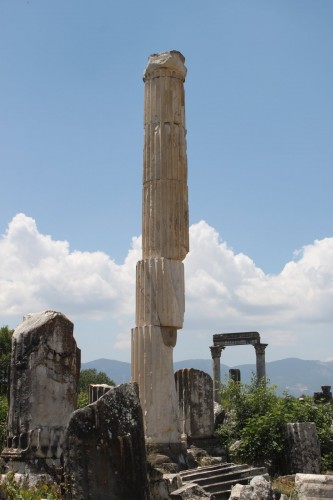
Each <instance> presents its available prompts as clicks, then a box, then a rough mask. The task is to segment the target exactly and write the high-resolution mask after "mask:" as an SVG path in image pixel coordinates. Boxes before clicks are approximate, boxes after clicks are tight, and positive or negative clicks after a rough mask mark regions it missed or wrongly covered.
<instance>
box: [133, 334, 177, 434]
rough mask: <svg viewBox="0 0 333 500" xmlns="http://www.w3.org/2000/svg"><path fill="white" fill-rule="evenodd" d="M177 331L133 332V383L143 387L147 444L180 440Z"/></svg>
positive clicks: (142, 399)
mask: <svg viewBox="0 0 333 500" xmlns="http://www.w3.org/2000/svg"><path fill="white" fill-rule="evenodd" d="M176 337H177V330H176V329H172V328H166V327H158V326H141V327H136V328H133V329H132V360H131V369H132V380H133V381H134V382H137V383H138V384H139V387H140V402H141V406H142V411H143V414H144V416H145V436H146V441H147V443H151V442H153V443H157V444H159V443H177V442H179V441H180V432H179V425H178V402H177V394H176V386H175V380H174V374H173V359H172V357H173V356H172V355H173V346H174V345H175V343H176Z"/></svg>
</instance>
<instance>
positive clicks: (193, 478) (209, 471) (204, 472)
mask: <svg viewBox="0 0 333 500" xmlns="http://www.w3.org/2000/svg"><path fill="white" fill-rule="evenodd" d="M245 467H248V468H249V466H246V465H245V466H244V465H236V464H230V463H225V464H217V465H210V466H207V467H198V468H197V469H190V470H186V471H183V472H180V473H179V475H180V476H181V478H182V480H183V481H187V482H197V479H198V480H199V479H201V478H209V477H213V476H215V475H218V476H220V475H221V474H229V473H232V472H237V471H243V470H244V468H245Z"/></svg>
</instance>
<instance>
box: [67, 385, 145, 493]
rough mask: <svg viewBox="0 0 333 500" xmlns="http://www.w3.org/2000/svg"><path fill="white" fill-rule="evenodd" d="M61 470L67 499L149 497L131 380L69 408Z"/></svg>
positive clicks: (140, 426)
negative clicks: (73, 408) (95, 398)
mask: <svg viewBox="0 0 333 500" xmlns="http://www.w3.org/2000/svg"><path fill="white" fill-rule="evenodd" d="M64 474H65V483H66V491H67V494H66V498H67V499H73V500H74V499H75V500H76V499H80V500H86V499H87V500H88V499H92V498H93V499H94V500H103V499H105V498H114V499H122V498H124V499H125V498H126V500H148V499H149V485H148V480H147V471H146V450H145V442H144V433H143V420H142V410H141V407H140V403H139V397H138V387H137V384H122V385H119V386H116V387H113V388H112V389H110V390H109V391H108V392H107V393H106V394H104V396H102V397H101V398H99V399H98V400H97V401H96V402H95V403H92V404H91V405H89V406H86V407H85V408H81V409H79V410H77V411H75V412H74V413H73V414H72V416H71V419H70V421H69V424H68V428H67V430H66V434H65V440H64Z"/></svg>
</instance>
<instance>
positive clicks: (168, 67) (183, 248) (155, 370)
mask: <svg viewBox="0 0 333 500" xmlns="http://www.w3.org/2000/svg"><path fill="white" fill-rule="evenodd" d="M184 61H185V59H184V57H183V56H182V54H180V53H179V52H177V51H171V52H164V53H160V54H153V55H152V56H150V57H149V61H148V65H147V67H146V69H145V72H144V76H143V80H144V84H145V103H144V129H145V136H144V158H143V193H142V196H143V203H142V260H141V261H139V262H138V263H137V270H136V326H135V328H133V329H132V380H133V381H135V382H137V383H138V384H139V391H140V402H141V405H142V409H143V416H144V424H145V435H146V441H147V443H152V444H166V443H178V442H180V430H179V423H178V401H177V395H176V389H175V381H174V373H173V348H174V346H175V345H176V341H177V330H178V329H180V328H182V326H183V320H184V312H185V291H184V265H183V263H182V261H183V260H184V258H185V257H186V254H187V253H188V250H189V227H188V198H187V157H186V129H185V106H184V81H185V76H186V68H185V66H184Z"/></svg>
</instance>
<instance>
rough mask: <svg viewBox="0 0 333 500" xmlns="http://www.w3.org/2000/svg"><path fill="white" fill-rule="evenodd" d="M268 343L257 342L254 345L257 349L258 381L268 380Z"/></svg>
mask: <svg viewBox="0 0 333 500" xmlns="http://www.w3.org/2000/svg"><path fill="white" fill-rule="evenodd" d="M267 346H268V344H256V345H255V346H254V348H255V350H256V366H257V381H258V383H259V382H260V380H264V381H265V380H266V361H265V349H266V347H267Z"/></svg>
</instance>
